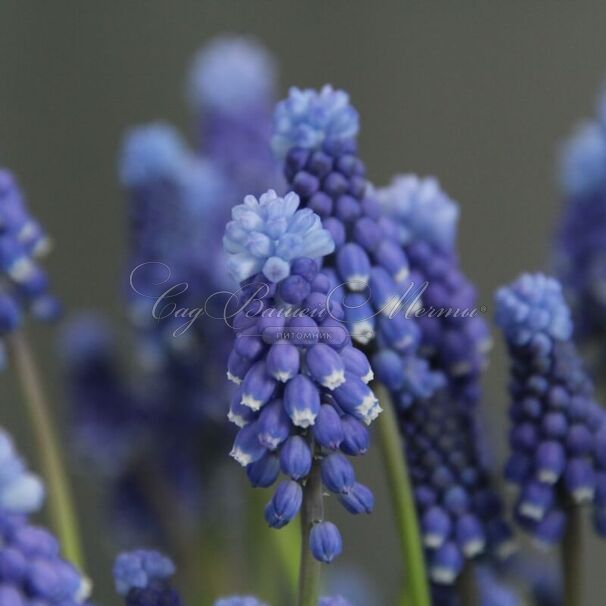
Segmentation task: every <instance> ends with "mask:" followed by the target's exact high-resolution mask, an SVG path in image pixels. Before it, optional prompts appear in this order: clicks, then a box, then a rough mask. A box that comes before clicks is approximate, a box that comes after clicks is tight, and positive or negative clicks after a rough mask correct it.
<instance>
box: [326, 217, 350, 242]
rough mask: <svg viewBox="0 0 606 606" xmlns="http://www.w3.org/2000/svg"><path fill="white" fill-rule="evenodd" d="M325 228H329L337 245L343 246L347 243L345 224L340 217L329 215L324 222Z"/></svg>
mask: <svg viewBox="0 0 606 606" xmlns="http://www.w3.org/2000/svg"><path fill="white" fill-rule="evenodd" d="M322 224H323V226H324V229H327V230H328V231H329V232H330V235H331V236H332V239H333V240H334V241H335V246H336V247H337V248H341V246H343V244H345V237H346V236H345V226H344V225H343V223H341V221H339V219H337V218H335V217H328V219H325V220H324V221H323V222H322Z"/></svg>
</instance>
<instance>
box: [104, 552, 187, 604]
mask: <svg viewBox="0 0 606 606" xmlns="http://www.w3.org/2000/svg"><path fill="white" fill-rule="evenodd" d="M174 572H175V566H174V564H173V563H172V562H171V560H169V559H168V558H167V557H165V556H163V555H162V554H160V553H158V552H157V551H150V550H144V549H137V550H135V551H129V552H124V553H121V554H120V555H119V556H118V557H117V558H116V562H115V564H114V580H115V583H116V591H117V592H118V594H120V595H121V596H123V597H124V602H125V606H182V604H183V601H182V600H181V596H180V595H179V592H178V591H177V590H176V589H174V588H173V587H172V586H171V584H170V577H172V575H173V574H174Z"/></svg>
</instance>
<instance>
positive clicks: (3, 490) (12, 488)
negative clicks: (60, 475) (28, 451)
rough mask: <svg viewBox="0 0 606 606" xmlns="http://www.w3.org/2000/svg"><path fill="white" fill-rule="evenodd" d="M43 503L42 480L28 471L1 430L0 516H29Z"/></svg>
mask: <svg viewBox="0 0 606 606" xmlns="http://www.w3.org/2000/svg"><path fill="white" fill-rule="evenodd" d="M43 501H44V486H43V484H42V482H41V480H40V478H38V476H36V475H34V474H33V473H31V472H29V471H28V470H27V468H26V466H25V463H24V461H23V459H22V458H21V457H20V456H19V455H18V454H17V452H16V451H15V447H14V445H13V441H12V440H11V438H10V436H9V435H8V433H6V431H4V430H3V429H2V428H0V515H1V514H29V513H32V512H35V511H38V510H39V509H40V508H41V507H42V503H43Z"/></svg>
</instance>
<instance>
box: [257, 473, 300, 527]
mask: <svg viewBox="0 0 606 606" xmlns="http://www.w3.org/2000/svg"><path fill="white" fill-rule="evenodd" d="M302 502H303V490H302V489H301V486H300V485H299V484H298V483H297V482H294V481H293V480H284V481H283V482H280V484H278V488H277V489H276V492H275V493H274V496H273V497H272V499H271V501H270V502H269V503H268V504H267V505H266V507H265V521H266V522H267V523H268V524H269V526H270V527H271V528H282V527H284V526H286V525H287V524H288V523H289V522H290V521H291V520H292V519H293V518H294V517H295V516H296V515H297V513H299V509H301V504H302Z"/></svg>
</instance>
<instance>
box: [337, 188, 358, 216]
mask: <svg viewBox="0 0 606 606" xmlns="http://www.w3.org/2000/svg"><path fill="white" fill-rule="evenodd" d="M335 214H336V216H337V218H338V219H340V220H341V221H343V223H352V222H353V221H355V220H356V219H358V218H359V217H360V216H361V215H362V207H361V206H360V203H359V202H358V200H356V198H354V197H353V196H348V195H347V194H345V195H343V196H339V197H338V198H337V204H336V209H335Z"/></svg>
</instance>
